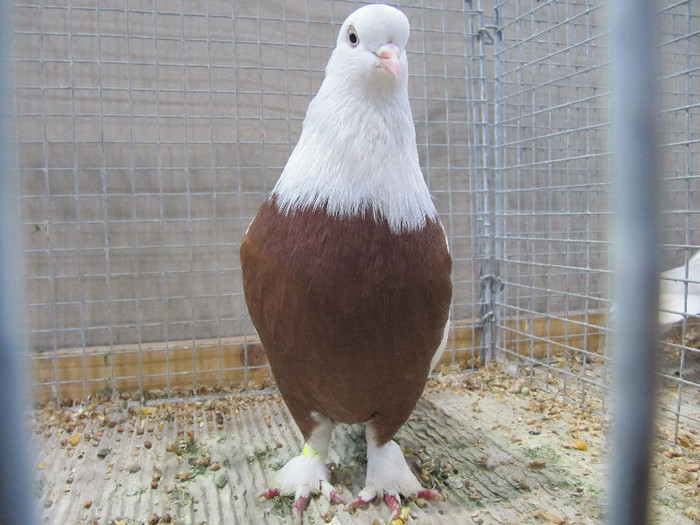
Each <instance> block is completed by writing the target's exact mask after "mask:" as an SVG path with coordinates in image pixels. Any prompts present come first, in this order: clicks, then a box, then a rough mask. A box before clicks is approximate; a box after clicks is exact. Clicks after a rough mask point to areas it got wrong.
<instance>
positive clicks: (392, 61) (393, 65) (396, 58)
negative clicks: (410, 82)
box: [377, 44, 401, 78]
mask: <svg viewBox="0 0 700 525" xmlns="http://www.w3.org/2000/svg"><path fill="white" fill-rule="evenodd" d="M377 56H378V57H379V67H381V68H382V69H386V70H387V71H388V72H389V73H391V74H392V75H394V76H395V77H396V78H399V77H401V60H400V58H401V49H399V46H397V45H396V44H384V45H383V46H381V47H380V48H379V49H377Z"/></svg>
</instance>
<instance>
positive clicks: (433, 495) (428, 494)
mask: <svg viewBox="0 0 700 525" xmlns="http://www.w3.org/2000/svg"><path fill="white" fill-rule="evenodd" d="M416 497H417V498H423V499H442V496H441V495H440V493H439V492H436V491H434V490H431V489H421V490H419V491H418V493H417V494H416Z"/></svg>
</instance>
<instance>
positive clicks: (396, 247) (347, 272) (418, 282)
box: [249, 202, 449, 314]
mask: <svg viewBox="0 0 700 525" xmlns="http://www.w3.org/2000/svg"><path fill="white" fill-rule="evenodd" d="M249 236H250V237H251V239H250V241H252V242H254V243H255V244H256V245H258V250H259V253H260V260H259V261H258V263H257V264H258V265H259V271H260V272H261V274H260V275H259V276H258V278H259V279H263V280H265V281H275V282H276V283H277V284H276V285H274V284H272V283H271V282H270V283H269V289H270V291H272V290H276V292H277V293H278V294H282V297H280V299H281V300H282V301H291V302H296V301H300V300H302V299H303V298H307V300H309V301H312V302H314V303H317V304H318V305H323V304H325V305H333V307H334V308H336V309H338V310H340V311H341V312H339V313H341V314H342V312H344V311H347V312H348V313H349V312H357V310H358V309H360V308H363V307H364V308H370V309H371V307H370V305H369V303H370V302H371V303H373V304H375V305H376V304H380V305H381V306H382V307H383V308H386V307H390V306H392V305H393V306H395V307H400V303H401V302H402V301H405V300H409V299H410V298H411V296H412V295H414V294H421V293H424V291H425V289H426V288H430V287H431V286H433V281H434V280H436V279H438V280H439V279H444V278H445V276H447V278H449V255H448V254H447V247H446V245H445V240H444V233H443V231H442V228H441V226H440V225H439V223H435V224H434V223H431V222H428V224H427V225H426V227H425V228H423V229H421V230H419V231H415V232H404V233H398V234H397V233H394V232H392V231H391V229H390V228H389V226H388V225H387V224H386V222H385V221H381V220H379V221H378V220H375V218H374V217H372V215H371V214H369V213H367V214H364V215H362V216H357V217H349V218H348V217H345V218H337V217H333V216H330V215H328V214H327V213H326V212H325V211H323V210H304V211H297V212H294V213H282V212H280V211H279V210H278V209H277V208H276V206H275V205H274V204H273V203H269V202H268V203H266V204H265V205H264V206H263V209H261V212H260V214H259V215H258V217H257V219H256V221H255V222H254V224H253V226H251V231H250V232H249ZM446 265H447V267H446ZM262 273H264V274H265V275H263V274H262ZM292 295H294V296H295V297H292Z"/></svg>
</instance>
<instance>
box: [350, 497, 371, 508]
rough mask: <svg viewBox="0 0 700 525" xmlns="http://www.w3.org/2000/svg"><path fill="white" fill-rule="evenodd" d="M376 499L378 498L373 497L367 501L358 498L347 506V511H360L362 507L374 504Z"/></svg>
mask: <svg viewBox="0 0 700 525" xmlns="http://www.w3.org/2000/svg"><path fill="white" fill-rule="evenodd" d="M376 498H377V496H373V497H371V498H368V499H365V498H363V497H362V496H357V497H356V498H355V499H354V500H352V501H351V502H350V503H348V504H347V505H345V510H350V509H359V508H360V507H364V506H365V505H368V504H369V503H372V502H373V501H374V500H375V499H376Z"/></svg>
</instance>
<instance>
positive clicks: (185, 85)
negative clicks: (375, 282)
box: [8, 0, 700, 523]
mask: <svg viewBox="0 0 700 525" xmlns="http://www.w3.org/2000/svg"><path fill="white" fill-rule="evenodd" d="M358 5H359V4H358V2H355V1H332V2H328V1H325V0H307V1H306V2H285V1H281V2H271V3H253V2H230V1H228V0H202V1H198V2H184V1H183V2H171V1H168V2H165V1H159V0H129V1H128V2H123V1H119V0H106V1H101V2H97V3H95V2H89V1H75V0H52V1H44V2H34V1H29V0H27V1H14V2H12V3H11V5H10V8H9V12H10V15H11V16H10V19H11V30H10V33H11V41H12V42H11V44H12V45H11V49H9V50H8V54H9V58H10V62H11V66H10V68H9V71H10V74H11V77H12V84H13V90H12V93H11V99H12V100H10V105H11V106H12V108H13V111H12V117H13V124H14V130H13V131H14V133H13V135H14V137H13V138H14V145H15V146H16V148H17V153H18V154H17V156H16V163H15V164H16V165H13V166H12V167H11V169H12V171H13V173H16V174H17V175H18V179H19V181H20V184H19V186H20V188H19V195H18V196H17V202H18V209H19V215H20V223H21V234H22V242H23V252H24V261H23V269H24V276H25V278H24V282H25V288H26V317H27V324H28V346H29V365H30V369H31V373H32V380H31V389H32V394H33V396H34V399H35V401H36V402H37V403H38V404H44V403H47V402H50V403H53V404H55V405H58V406H60V405H68V406H71V405H74V406H83V407H85V406H92V404H94V402H95V399H96V398H97V397H99V396H103V397H112V398H118V397H119V396H120V395H122V394H123V393H125V392H126V393H130V395H131V396H132V397H131V398H132V399H135V398H138V399H140V400H141V401H142V402H145V401H147V400H152V399H155V398H159V399H166V400H171V399H173V398H177V397H179V396H182V395H186V394H188V395H189V394H195V395H204V394H213V393H217V392H222V391H223V392H230V391H231V389H238V388H243V389H245V390H248V391H258V390H259V389H260V388H261V387H262V386H264V385H267V384H268V382H269V381H270V380H271V376H270V372H269V368H268V366H267V361H266V359H265V355H264V351H263V349H262V347H261V345H260V342H259V339H258V338H257V336H256V334H255V331H254V328H253V326H252V323H251V322H250V319H249V318H248V315H247V312H246V307H245V300H244V297H243V292H242V283H241V270H240V262H239V256H238V251H239V247H240V241H241V238H242V236H243V234H244V232H245V231H246V228H247V227H248V224H249V223H250V221H251V219H252V218H253V217H254V215H255V213H256V212H257V210H258V207H259V206H260V204H261V203H262V202H263V200H264V199H265V198H266V197H267V195H268V192H269V191H270V190H271V189H272V187H273V185H274V183H275V181H276V180H277V177H278V176H279V174H280V173H281V171H282V168H283V167H284V165H285V163H286V161H287V158H288V157H289V154H290V153H291V151H292V149H293V147H294V145H295V141H296V140H297V138H298V136H299V133H300V131H301V125H302V121H303V118H304V115H305V111H306V108H307V106H308V103H309V101H310V99H311V98H312V97H313V95H314V94H315V92H316V91H317V90H318V87H319V86H320V84H321V81H322V80H323V77H324V68H325V65H326V62H327V59H328V56H329V55H330V52H331V50H332V48H333V45H334V42H335V38H336V34H337V31H338V29H339V28H340V26H341V24H342V22H343V20H344V19H345V17H346V16H347V14H349V13H350V12H351V11H353V10H354V9H355V8H356V7H358ZM399 7H400V8H401V9H402V10H403V11H404V12H405V13H406V15H407V16H408V18H409V20H410V22H411V28H412V33H411V35H412V36H411V38H410V40H409V44H408V60H409V71H410V77H409V94H410V102H411V109H412V112H413V117H414V121H415V126H416V137H417V142H418V149H419V157H420V163H421V168H422V170H423V173H424V175H425V178H426V181H427V183H428V186H429V189H430V191H431V193H432V195H433V197H434V199H435V203H436V206H437V208H438V211H439V213H440V216H441V220H442V222H443V224H444V225H445V228H446V231H447V235H448V240H449V246H450V251H451V254H452V258H453V261H454V266H453V285H454V296H453V304H452V313H451V318H452V323H451V328H450V333H449V343H448V347H447V351H446V352H445V355H444V356H443V358H442V361H441V363H442V364H450V365H457V367H459V368H461V369H467V370H472V371H473V370H477V369H480V368H481V365H483V364H485V363H486V362H488V361H492V360H495V361H497V362H499V363H500V364H502V365H503V366H504V368H505V370H506V371H507V372H508V374H510V375H511V376H515V377H520V378H526V379H527V381H529V383H528V384H530V385H534V386H535V387H536V388H538V389H540V390H542V391H544V392H549V393H553V394H555V395H557V396H561V398H562V399H564V400H565V401H566V402H567V403H570V404H572V405H575V406H583V407H586V408H589V409H592V410H594V411H596V413H600V414H603V413H605V411H606V410H607V405H608V394H609V391H610V387H611V376H610V373H609V365H610V362H611V354H610V351H609V346H610V342H609V335H610V333H611V326H612V325H613V324H614V318H615V314H616V305H615V301H614V298H613V297H612V293H611V283H610V281H611V275H612V270H611V260H610V259H611V257H610V249H611V244H612V240H611V237H610V233H609V232H610V221H611V217H612V215H613V212H614V210H615V203H614V202H611V201H610V186H611V180H612V178H613V175H614V174H611V173H610V168H609V144H608V136H607V135H608V132H609V119H610V117H609V112H610V107H609V103H610V97H609V95H610V90H609V84H608V74H609V69H608V68H609V63H608V45H609V44H608V33H607V31H608V27H607V18H606V7H607V6H606V3H605V2H603V1H596V0H561V1H559V0H552V1H546V2H542V1H538V0H494V1H491V0H467V1H466V2H463V1H462V0H442V1H441V2H424V1H421V0H416V1H414V2H412V1H407V2H399ZM657 19H658V27H659V36H660V39H659V53H660V56H661V58H662V60H661V61H660V65H661V71H660V79H659V87H660V92H661V107H662V112H661V116H660V131H661V134H660V137H661V143H660V145H659V146H660V147H659V151H660V154H661V159H662V171H661V174H660V175H661V185H662V193H663V195H662V198H663V203H664V206H663V213H662V220H663V222H662V225H661V226H662V234H663V237H662V242H663V253H662V254H661V257H662V260H663V262H664V268H665V269H666V270H667V271H666V272H664V273H663V274H662V275H661V291H662V310H661V313H660V321H661V323H662V328H663V329H664V334H663V340H662V341H660V342H659V375H660V377H661V389H660V391H661V392H660V393H661V394H662V395H661V397H660V400H659V404H660V407H661V409H662V411H663V412H662V414H663V415H664V417H669V418H670V419H671V421H672V430H671V432H670V434H668V433H667V434H664V435H663V436H662V437H663V438H664V439H667V440H669V441H671V442H675V443H676V444H678V443H679V438H680V439H681V441H682V440H683V439H686V441H687V440H688V439H691V438H689V437H688V435H689V434H688V432H690V433H691V434H693V435H696V434H697V432H700V335H698V334H700V332H699V330H700V323H698V322H697V318H698V315H700V307H698V308H697V309H694V308H695V307H696V304H697V303H694V301H695V300H697V299H696V297H698V296H700V292H698V288H699V287H700V265H698V264H697V261H695V259H694V255H695V254H696V253H697V252H698V250H700V240H698V238H697V235H696V234H695V231H696V229H698V228H700V211H699V210H700V200H698V199H699V197H698V192H700V182H699V176H698V174H697V173H698V169H697V168H698V162H699V159H700V139H699V134H700V125H699V123H698V119H699V118H700V114H699V113H698V100H697V97H698V93H700V88H699V86H698V82H699V81H700V80H699V78H700V73H699V72H700V52H699V51H698V49H699V46H698V43H699V42H700V40H699V39H698V38H699V37H698V34H699V32H700V8H699V7H698V5H696V4H695V3H693V2H692V1H678V2H675V1H670V0H669V1H664V2H662V3H660V4H659V5H658V12H657ZM665 292H667V295H668V297H671V296H673V297H675V301H670V302H666V303H664V302H663V299H664V293H665ZM679 297H680V299H678V298H679ZM679 301H680V302H679ZM699 306H700V305H699ZM664 314H666V316H664ZM519 384H520V383H519ZM256 417H257V416H256ZM581 522H582V523H584V522H585V523H589V522H591V523H594V522H595V523H597V521H595V520H594V521H585V520H584V519H583V518H582V519H581Z"/></svg>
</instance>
